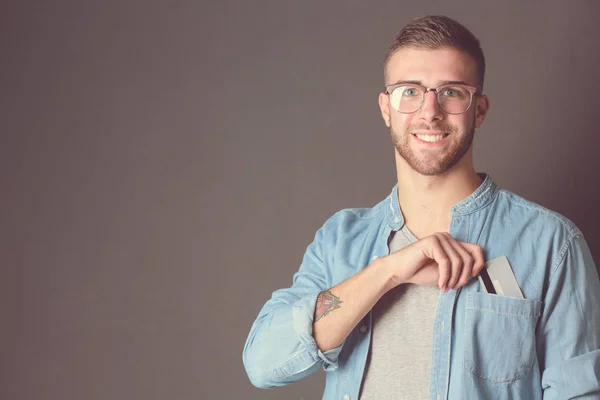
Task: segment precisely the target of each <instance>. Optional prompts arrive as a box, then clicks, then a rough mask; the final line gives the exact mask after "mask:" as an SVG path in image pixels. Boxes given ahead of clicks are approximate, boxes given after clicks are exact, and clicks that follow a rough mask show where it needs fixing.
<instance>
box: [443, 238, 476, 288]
mask: <svg viewBox="0 0 600 400" xmlns="http://www.w3.org/2000/svg"><path fill="white" fill-rule="evenodd" d="M448 242H449V243H450V244H451V245H452V246H453V247H454V250H456V252H457V253H458V254H459V255H460V257H461V258H462V260H463V267H462V271H461V273H460V277H459V279H458V281H457V282H456V285H454V286H453V287H452V289H457V288H459V287H461V286H464V285H466V284H467V283H469V279H471V271H472V270H473V265H474V264H475V260H474V259H473V256H472V255H471V253H469V252H468V251H467V249H466V248H465V247H464V246H463V245H462V244H461V243H460V242H458V241H457V240H455V239H454V238H453V237H452V236H450V237H448Z"/></svg>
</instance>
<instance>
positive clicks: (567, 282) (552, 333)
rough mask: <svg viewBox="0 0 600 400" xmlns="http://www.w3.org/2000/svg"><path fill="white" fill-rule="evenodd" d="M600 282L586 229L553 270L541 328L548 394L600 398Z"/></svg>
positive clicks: (547, 397)
mask: <svg viewBox="0 0 600 400" xmlns="http://www.w3.org/2000/svg"><path fill="white" fill-rule="evenodd" d="M599 349H600V282H599V280H598V273H597V271H596V266H595V264H594V261H593V259H592V255H591V253H590V250H589V248H588V245H587V243H586V241H585V239H584V238H583V236H582V235H581V234H578V235H576V236H574V237H573V238H572V239H571V241H570V242H569V243H567V245H566V246H565V247H564V249H563V251H562V253H561V255H560V256H559V259H558V261H557V264H556V266H555V268H554V270H553V273H552V274H551V275H550V278H549V284H548V289H547V292H546V295H545V298H544V311H543V313H542V318H541V323H540V325H539V327H538V334H537V351H538V360H539V362H540V369H541V372H542V389H543V391H544V396H543V398H544V399H545V400H550V399H573V398H577V399H600V384H599V381H600V350H599Z"/></svg>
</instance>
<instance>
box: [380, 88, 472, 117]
mask: <svg viewBox="0 0 600 400" xmlns="http://www.w3.org/2000/svg"><path fill="white" fill-rule="evenodd" d="M432 91H433V92H435V93H436V94H437V102H438V104H439V106H440V108H441V109H442V110H443V111H444V112H446V113H448V114H462V113H464V112H466V111H467V110H468V109H469V107H471V102H472V101H473V96H480V95H481V94H480V93H479V92H478V91H477V88H476V87H473V86H468V85H463V84H445V85H441V86H438V87H436V88H427V87H425V86H423V85H419V84H418V83H395V84H393V85H387V86H386V87H385V93H386V94H389V95H390V101H391V103H392V107H393V108H394V110H396V111H398V112H400V113H403V114H412V113H414V112H417V111H419V109H420V108H421V107H422V106H423V103H424V102H425V95H426V94H427V93H428V92H432Z"/></svg>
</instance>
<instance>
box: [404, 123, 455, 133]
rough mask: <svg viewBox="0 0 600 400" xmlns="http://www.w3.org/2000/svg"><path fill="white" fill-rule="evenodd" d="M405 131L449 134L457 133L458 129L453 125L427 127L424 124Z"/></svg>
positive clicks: (412, 126)
mask: <svg viewBox="0 0 600 400" xmlns="http://www.w3.org/2000/svg"><path fill="white" fill-rule="evenodd" d="M406 130H407V132H412V131H416V130H419V131H442V132H450V133H453V132H457V131H458V129H457V128H456V127H455V126H454V125H450V124H440V125H427V124H425V123H419V124H414V125H410V126H409V127H408V128H407V129H406Z"/></svg>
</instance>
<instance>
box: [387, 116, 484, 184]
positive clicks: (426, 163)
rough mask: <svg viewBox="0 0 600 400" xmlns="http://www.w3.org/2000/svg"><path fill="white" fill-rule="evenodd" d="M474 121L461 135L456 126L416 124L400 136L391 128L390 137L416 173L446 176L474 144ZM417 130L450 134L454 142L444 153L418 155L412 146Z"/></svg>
mask: <svg viewBox="0 0 600 400" xmlns="http://www.w3.org/2000/svg"><path fill="white" fill-rule="evenodd" d="M474 125H475V124H474V121H473V123H471V124H470V126H469V127H468V128H467V130H466V131H465V132H464V133H463V134H462V135H459V131H458V128H456V126H454V125H449V124H442V125H435V126H427V125H424V124H416V125H412V126H408V127H407V128H405V130H404V132H403V134H402V135H399V134H398V133H397V132H396V131H395V130H394V128H393V127H392V128H390V135H391V137H392V142H393V143H394V147H395V148H396V151H397V152H398V155H399V156H400V157H402V158H403V159H404V160H405V161H406V163H407V164H408V165H409V166H410V167H411V168H412V169H413V170H414V171H416V172H418V173H419V174H421V175H426V176H436V175H444V174H445V173H447V172H448V171H449V170H450V169H451V168H452V167H454V166H455V165H456V164H458V162H459V161H460V160H461V159H462V158H463V156H464V155H465V154H466V152H467V151H468V150H469V148H470V147H471V144H472V143H473V138H474V136H475V127H474ZM415 130H434V131H443V132H449V133H450V136H451V139H452V141H451V142H449V143H448V145H447V146H446V147H445V148H444V149H443V150H442V151H436V150H432V151H422V152H421V151H419V152H418V153H417V152H415V150H414V149H413V148H412V147H411V145H410V140H411V139H412V133H411V132H413V131H415Z"/></svg>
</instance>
